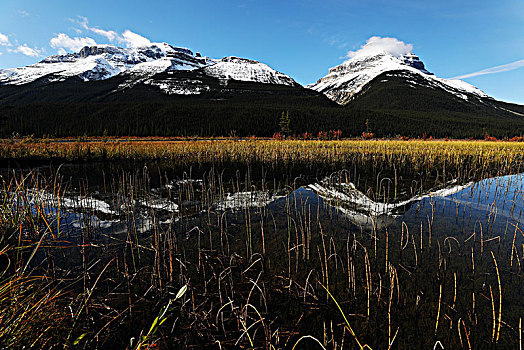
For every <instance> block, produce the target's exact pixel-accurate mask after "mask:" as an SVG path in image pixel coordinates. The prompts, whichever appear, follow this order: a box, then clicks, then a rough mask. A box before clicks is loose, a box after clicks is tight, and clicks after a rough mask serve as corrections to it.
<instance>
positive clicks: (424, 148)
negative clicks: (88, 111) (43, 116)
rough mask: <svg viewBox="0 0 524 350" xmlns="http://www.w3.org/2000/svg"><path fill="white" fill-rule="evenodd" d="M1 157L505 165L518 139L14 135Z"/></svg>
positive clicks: (512, 160)
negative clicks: (60, 138)
mask: <svg viewBox="0 0 524 350" xmlns="http://www.w3.org/2000/svg"><path fill="white" fill-rule="evenodd" d="M0 158H1V159H3V160H10V159H14V160H64V161H90V160H93V161H97V160H170V161H173V162H174V163H175V164H180V165H191V164H198V163H250V162H251V163H256V162H258V163H268V164H271V163H273V164H274V163H303V164H304V163H306V164H307V163H314V164H349V163H355V162H357V163H369V162H383V163H391V164H392V163H397V164H399V165H403V164H407V163H409V164H410V165H411V166H418V167H431V166H434V165H435V164H436V163H441V162H446V163H449V164H450V165H460V164H464V163H465V161H467V162H468V163H469V164H470V165H472V166H477V165H478V164H481V165H482V166H489V165H497V166H500V165H502V166H508V165H515V164H519V163H520V162H522V160H523V159H524V144H523V143H518V142H485V141H382V140H380V141H360V140H347V141H273V140H256V141H252V140H244V141H233V140H222V141H155V142H148V141H143V140H140V141H116V140H114V141H90V142H52V141H46V142H44V141H40V142H36V141H33V140H30V141H18V142H8V141H4V142H2V143H0Z"/></svg>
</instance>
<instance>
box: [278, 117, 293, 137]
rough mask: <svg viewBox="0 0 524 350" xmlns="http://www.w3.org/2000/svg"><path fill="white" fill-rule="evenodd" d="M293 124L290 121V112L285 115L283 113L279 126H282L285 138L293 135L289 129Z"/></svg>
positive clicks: (281, 130)
mask: <svg viewBox="0 0 524 350" xmlns="http://www.w3.org/2000/svg"><path fill="white" fill-rule="evenodd" d="M290 123H291V120H290V119H289V111H288V112H286V113H285V114H284V112H282V115H281V116H280V121H279V122H278V124H279V125H280V133H281V134H282V135H283V136H288V135H289V134H290V133H291V129H290V127H289V125H290Z"/></svg>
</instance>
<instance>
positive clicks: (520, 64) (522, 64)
mask: <svg viewBox="0 0 524 350" xmlns="http://www.w3.org/2000/svg"><path fill="white" fill-rule="evenodd" d="M520 67H524V60H518V61H515V62H511V63H508V64H503V65H500V66H495V67H491V68H486V69H482V70H479V71H478V72H474V73H469V74H464V75H459V76H457V77H453V78H451V79H466V78H471V77H476V76H479V75H486V74H494V73H501V72H507V71H510V70H514V69H517V68H520Z"/></svg>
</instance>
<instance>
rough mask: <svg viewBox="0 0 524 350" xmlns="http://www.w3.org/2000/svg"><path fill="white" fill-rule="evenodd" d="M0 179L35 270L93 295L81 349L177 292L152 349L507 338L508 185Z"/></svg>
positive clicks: (330, 173) (511, 283)
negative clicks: (17, 210) (31, 247)
mask: <svg viewBox="0 0 524 350" xmlns="http://www.w3.org/2000/svg"><path fill="white" fill-rule="evenodd" d="M2 174H3V175H2V176H3V178H4V181H6V183H8V182H9V181H8V179H9V178H16V179H18V180H17V181H18V183H24V184H25V185H26V186H27V191H26V195H25V197H23V198H22V197H18V198H16V199H15V201H17V203H19V204H20V205H22V204H24V203H25V204H31V203H32V205H34V208H33V209H31V210H33V211H34V212H35V213H37V212H39V210H40V212H41V211H43V212H44V213H45V214H44V216H45V217H46V218H47V223H48V224H49V226H50V232H49V235H50V236H52V239H50V240H49V243H48V244H47V245H46V247H45V249H42V250H40V251H39V252H38V254H36V255H35V257H34V258H33V260H32V262H31V263H32V265H34V267H35V269H39V268H40V269H42V270H43V271H47V273H49V271H53V272H52V273H53V274H55V276H59V277H58V278H59V279H61V280H63V281H65V280H70V281H76V282H75V283H72V285H73V287H72V289H73V290H75V288H76V289H77V290H79V291H81V290H82V289H84V290H86V289H87V290H89V288H91V287H92V286H93V285H95V280H96V290H94V293H93V297H92V300H93V302H95V301H96V305H95V306H93V307H92V309H91V311H90V314H89V317H88V318H87V319H86V320H84V322H83V323H82V330H83V331H86V332H88V333H90V334H91V335H96V336H97V337H99V338H100V339H104V340H98V338H97V342H98V343H96V344H97V345H96V346H98V347H102V348H104V347H107V348H111V347H113V346H122V344H124V346H125V344H128V343H129V339H130V338H132V337H136V336H137V335H138V334H140V332H141V331H142V330H143V329H146V330H147V329H148V327H149V326H150V325H151V322H152V321H153V320H154V318H155V316H156V313H157V312H158V310H159V308H160V307H161V306H163V305H165V304H166V303H167V302H168V300H169V299H172V298H173V295H174V294H175V293H176V291H177V290H178V289H179V288H180V287H181V286H183V285H187V286H188V291H187V292H186V295H184V297H183V299H182V301H179V302H178V304H176V306H175V308H173V309H172V310H171V311H170V312H171V315H170V318H169V322H167V323H166V324H165V326H164V327H163V329H162V330H161V334H162V337H163V339H164V343H163V344H164V345H165V344H169V345H168V347H175V348H177V347H179V348H186V347H192V346H194V347H202V346H214V347H216V348H220V347H226V348H228V347H262V348H264V347H265V348H269V347H270V346H274V347H275V348H292V347H293V346H294V345H297V348H317V347H319V345H318V344H319V343H320V344H322V346H324V347H325V348H348V349H351V348H360V346H359V344H360V345H361V346H362V345H364V344H366V345H368V346H369V347H371V348H373V349H379V348H386V347H392V348H402V349H410V348H445V349H456V348H476V349H485V348H488V347H489V348H507V347H513V346H515V345H516V344H518V342H519V339H520V338H519V336H520V329H519V323H520V318H521V317H522V315H524V303H523V302H522V297H523V295H522V282H523V278H522V277H523V275H522V268H521V265H522V264H523V263H524V260H523V259H524V234H523V231H522V226H523V225H524V223H523V222H522V221H523V220H524V217H523V210H524V201H523V195H522V193H523V190H524V174H513V175H505V176H498V177H490V178H485V179H473V178H472V179H468V178H455V177H454V176H453V174H452V172H449V173H448V174H445V173H444V172H440V173H438V172H437V174H436V175H431V176H427V175H422V174H419V173H416V172H414V171H411V170H410V169H404V170H402V169H401V170H398V169H394V170H391V169H390V170H387V169H386V170H382V171H378V170H369V169H368V170H363V169H359V168H357V167H351V166H348V168H347V169H328V168H326V169H311V168H307V167H302V168H274V167H268V168H265V167H264V166H256V167H250V166H245V167H232V166H211V165H210V166H200V167H195V168H189V169H181V168H176V167H172V166H170V165H169V164H161V163H149V164H119V163H111V164H76V165H74V164H63V165H59V166H42V167H38V168H29V167H27V168H20V167H17V168H5V169H3V171H2ZM4 188H7V187H4ZM25 234H27V235H31V232H26V233H25ZM52 242H53V243H52ZM107 266H109V267H107ZM106 268H107V269H106ZM99 276H101V277H100V281H98V280H97V277H99ZM80 280H81V282H78V281H80ZM328 291H329V292H328ZM113 319H115V320H117V321H111V322H113V324H114V325H115V327H116V329H112V330H111V332H112V335H111V337H109V336H107V337H106V338H104V337H103V334H105V333H104V332H108V331H107V328H104V325H105V324H106V323H107V322H109V321H110V320H113ZM97 332H98V333H97ZM304 336H311V337H314V338H315V339H316V340H317V341H313V340H312V338H309V337H308V338H303V337H304ZM297 342H298V343H297ZM93 344H94V343H90V345H89V346H93ZM89 346H88V347H89Z"/></svg>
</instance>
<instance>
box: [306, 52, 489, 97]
mask: <svg viewBox="0 0 524 350" xmlns="http://www.w3.org/2000/svg"><path fill="white" fill-rule="evenodd" d="M389 71H408V72H409V73H415V74H418V75H421V76H422V77H424V78H425V79H426V80H428V82H430V83H432V84H435V83H436V84H439V85H442V86H443V87H444V88H445V89H446V90H452V91H454V92H456V94H457V95H458V96H460V97H461V98H463V96H465V95H464V93H467V94H474V95H477V96H482V97H486V96H487V95H486V94H485V93H484V92H483V91H481V90H479V89H477V88H475V87H474V86H472V85H469V84H467V83H465V82H463V81H460V80H447V79H442V78H438V77H436V76H434V75H433V73H431V72H429V71H428V70H427V69H426V67H425V66H424V63H423V62H422V61H421V60H420V58H419V57H418V56H417V55H415V54H414V53H413V52H407V53H396V54H395V53H391V52H388V51H381V50H372V51H365V50H362V51H358V52H356V53H355V54H354V55H353V56H352V57H351V58H350V59H349V60H347V61H344V62H343V63H342V64H340V65H338V66H336V67H333V68H331V69H329V73H328V74H327V75H326V76H325V77H323V78H321V79H319V80H318V81H317V82H316V83H314V84H310V85H308V86H307V87H308V88H310V89H313V90H316V91H318V92H322V93H324V94H325V95H326V96H327V97H329V98H330V99H332V100H333V101H335V102H337V103H339V104H343V105H344V104H347V103H348V102H349V101H350V100H351V99H352V97H353V96H354V95H355V94H357V93H359V92H360V91H362V89H363V88H364V87H365V86H366V85H367V84H368V83H369V82H370V81H372V80H373V79H374V78H376V77H377V76H379V75H380V74H382V73H385V72H389ZM430 85H431V84H430Z"/></svg>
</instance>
